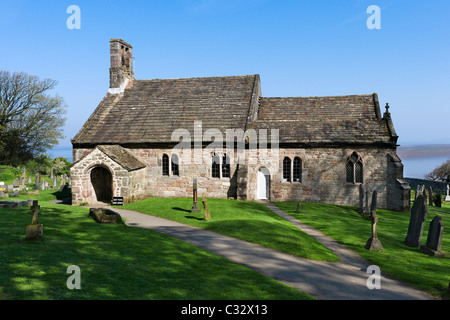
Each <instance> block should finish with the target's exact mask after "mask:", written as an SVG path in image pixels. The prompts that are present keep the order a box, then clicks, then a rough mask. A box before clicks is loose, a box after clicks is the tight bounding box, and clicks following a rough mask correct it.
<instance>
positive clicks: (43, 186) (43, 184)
mask: <svg viewBox="0 0 450 320" xmlns="http://www.w3.org/2000/svg"><path fill="white" fill-rule="evenodd" d="M41 190H45V180H44V179H42V182H41Z"/></svg>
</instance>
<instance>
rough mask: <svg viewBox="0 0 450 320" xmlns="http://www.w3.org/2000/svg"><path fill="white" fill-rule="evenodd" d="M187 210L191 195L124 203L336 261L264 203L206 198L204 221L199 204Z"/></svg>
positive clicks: (289, 251) (309, 256) (305, 255)
mask: <svg viewBox="0 0 450 320" xmlns="http://www.w3.org/2000/svg"><path fill="white" fill-rule="evenodd" d="M198 206H199V209H200V211H199V212H196V213H192V212H191V208H192V198H164V199H161V198H149V199H145V200H142V201H138V202H134V203H129V204H125V205H124V206H123V207H120V208H122V209H127V210H134V211H138V212H142V213H147V214H150V215H155V216H158V217H161V218H165V219H169V220H174V221H177V222H180V223H184V224H188V225H191V226H194V227H198V228H202V229H206V230H210V231H213V232H217V233H220V234H224V235H227V236H231V237H235V238H238V239H241V240H245V241H248V242H251V243H255V244H259V245H261V246H264V247H267V248H271V249H274V250H277V251H281V252H284V253H287V254H290V255H294V256H299V257H303V258H307V259H311V260H321V261H333V262H336V261H339V258H338V257H337V256H336V255H335V254H334V253H332V252H331V251H330V250H329V249H328V248H326V247H324V246H323V245H322V244H321V243H320V242H318V241H317V240H316V239H314V238H312V237H310V236H308V235H307V234H306V233H305V232H303V231H301V230H300V229H298V228H296V227H295V226H293V225H292V224H291V223H290V222H288V221H286V220H285V219H283V218H281V217H279V216H278V215H277V214H275V213H274V212H272V211H271V210H270V209H268V208H267V207H266V206H264V205H262V204H260V203H255V202H252V201H238V200H229V199H208V208H209V211H210V213H211V220H209V221H205V220H204V213H203V205H202V203H201V199H199V201H198Z"/></svg>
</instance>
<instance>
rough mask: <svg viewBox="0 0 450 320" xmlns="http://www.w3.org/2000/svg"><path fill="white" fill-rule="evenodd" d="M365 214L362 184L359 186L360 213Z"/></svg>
mask: <svg viewBox="0 0 450 320" xmlns="http://www.w3.org/2000/svg"><path fill="white" fill-rule="evenodd" d="M363 212H364V187H363V185H362V184H360V185H359V213H363Z"/></svg>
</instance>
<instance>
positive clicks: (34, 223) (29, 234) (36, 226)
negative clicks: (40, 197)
mask: <svg viewBox="0 0 450 320" xmlns="http://www.w3.org/2000/svg"><path fill="white" fill-rule="evenodd" d="M40 208H41V207H40V206H39V205H38V201H37V200H34V201H33V205H32V206H31V213H32V214H33V218H32V220H31V224H30V225H28V226H27V228H26V230H25V233H26V240H33V241H37V240H41V239H42V237H43V236H44V225H43V224H40V223H39V221H38V215H39V210H40Z"/></svg>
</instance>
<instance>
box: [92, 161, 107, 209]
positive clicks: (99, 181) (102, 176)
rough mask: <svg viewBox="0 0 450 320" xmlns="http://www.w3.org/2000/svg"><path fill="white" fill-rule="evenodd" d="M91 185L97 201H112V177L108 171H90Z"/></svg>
mask: <svg viewBox="0 0 450 320" xmlns="http://www.w3.org/2000/svg"><path fill="white" fill-rule="evenodd" d="M91 183H92V186H93V187H94V192H95V196H96V197H97V201H99V202H110V201H111V200H112V175H111V172H109V170H108V169H106V168H104V167H95V168H93V169H92V170H91Z"/></svg>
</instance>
